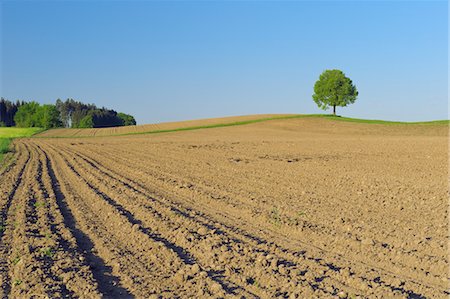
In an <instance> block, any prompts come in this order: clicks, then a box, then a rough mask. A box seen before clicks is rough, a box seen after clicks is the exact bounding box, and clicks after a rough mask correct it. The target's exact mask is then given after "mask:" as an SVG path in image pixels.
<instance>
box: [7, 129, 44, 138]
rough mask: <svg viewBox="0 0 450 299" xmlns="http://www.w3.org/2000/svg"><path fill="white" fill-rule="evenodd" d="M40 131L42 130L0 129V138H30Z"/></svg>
mask: <svg viewBox="0 0 450 299" xmlns="http://www.w3.org/2000/svg"><path fill="white" fill-rule="evenodd" d="M42 131H43V129H41V128H13V127H0V138H2V139H3V138H19V137H30V136H32V135H34V134H36V133H39V132H42Z"/></svg>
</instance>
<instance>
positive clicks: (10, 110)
mask: <svg viewBox="0 0 450 299" xmlns="http://www.w3.org/2000/svg"><path fill="white" fill-rule="evenodd" d="M23 104H25V103H24V102H21V101H16V102H15V103H14V102H11V101H7V100H5V99H4V98H1V99H0V127H13V126H15V125H16V123H15V122H14V115H16V112H17V110H18V109H19V107H20V106H22V105H23Z"/></svg>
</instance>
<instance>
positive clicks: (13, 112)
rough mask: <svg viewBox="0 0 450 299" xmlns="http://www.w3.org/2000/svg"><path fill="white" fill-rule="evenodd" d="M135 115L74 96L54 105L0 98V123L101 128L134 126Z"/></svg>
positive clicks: (46, 126)
mask: <svg viewBox="0 0 450 299" xmlns="http://www.w3.org/2000/svg"><path fill="white" fill-rule="evenodd" d="M135 124H136V120H135V119H134V117H133V116H131V115H128V114H125V113H117V112H116V111H114V110H111V109H107V108H105V107H102V108H98V107H97V106H95V105H94V104H84V103H82V102H78V101H75V100H73V99H67V100H66V101H61V100H60V99H58V100H57V101H56V104H55V105H51V104H50V105H49V104H46V105H40V104H39V103H37V102H29V103H26V102H20V101H17V102H16V103H12V102H10V101H7V100H4V99H3V98H2V99H1V101H0V126H7V127H11V126H17V127H41V128H46V129H48V128H58V127H64V128H101V127H118V126H130V125H135Z"/></svg>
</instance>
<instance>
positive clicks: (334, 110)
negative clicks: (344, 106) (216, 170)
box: [333, 105, 336, 115]
mask: <svg viewBox="0 0 450 299" xmlns="http://www.w3.org/2000/svg"><path fill="white" fill-rule="evenodd" d="M333 115H336V105H333Z"/></svg>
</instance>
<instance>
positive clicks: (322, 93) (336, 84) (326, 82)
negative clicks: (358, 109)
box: [312, 70, 358, 115]
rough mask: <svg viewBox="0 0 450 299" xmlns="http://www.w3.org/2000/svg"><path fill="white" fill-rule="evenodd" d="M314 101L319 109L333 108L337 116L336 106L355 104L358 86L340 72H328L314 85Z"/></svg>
mask: <svg viewBox="0 0 450 299" xmlns="http://www.w3.org/2000/svg"><path fill="white" fill-rule="evenodd" d="M312 97H313V100H314V102H316V104H317V106H319V108H321V109H323V110H326V109H328V107H329V106H332V107H333V115H336V106H340V107H345V106H347V105H348V104H353V103H354V102H355V101H356V98H357V97H358V91H357V90H356V86H355V85H353V82H352V80H350V78H347V77H346V76H345V74H344V73H343V72H342V71H340V70H326V71H324V72H323V73H322V74H321V75H320V78H319V80H317V82H316V84H314V94H313V96H312Z"/></svg>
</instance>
